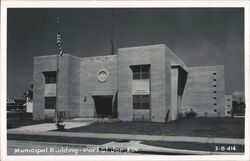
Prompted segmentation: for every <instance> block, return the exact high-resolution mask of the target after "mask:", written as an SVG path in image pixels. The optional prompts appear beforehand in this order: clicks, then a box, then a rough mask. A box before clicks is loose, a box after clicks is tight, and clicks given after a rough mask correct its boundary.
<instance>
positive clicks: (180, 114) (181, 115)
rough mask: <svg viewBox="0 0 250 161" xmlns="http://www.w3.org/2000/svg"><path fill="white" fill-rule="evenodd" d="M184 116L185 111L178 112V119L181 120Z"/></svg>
mask: <svg viewBox="0 0 250 161" xmlns="http://www.w3.org/2000/svg"><path fill="white" fill-rule="evenodd" d="M183 117H184V115H183V113H182V112H178V113H177V118H176V120H181V119H183Z"/></svg>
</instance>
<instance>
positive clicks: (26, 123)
mask: <svg viewBox="0 0 250 161" xmlns="http://www.w3.org/2000/svg"><path fill="white" fill-rule="evenodd" d="M53 122H54V121H53V120H31V119H24V120H20V119H15V120H14V119H11V120H10V119H7V129H13V128H18V127H22V126H29V125H36V124H42V123H53Z"/></svg>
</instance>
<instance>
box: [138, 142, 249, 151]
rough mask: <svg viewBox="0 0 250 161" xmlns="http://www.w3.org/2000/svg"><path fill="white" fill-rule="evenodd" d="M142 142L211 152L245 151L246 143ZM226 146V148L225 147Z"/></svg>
mask: <svg viewBox="0 0 250 161" xmlns="http://www.w3.org/2000/svg"><path fill="white" fill-rule="evenodd" d="M141 143H142V144H145V145H151V146H158V147H163V148H173V149H185V150H197V151H210V152H232V153H233V152H244V145H232V144H208V143H206V144H204V143H192V142H189V143H186V142H166V141H142V142H141ZM223 148H224V149H223Z"/></svg>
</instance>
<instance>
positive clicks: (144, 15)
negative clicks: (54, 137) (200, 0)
mask: <svg viewBox="0 0 250 161" xmlns="http://www.w3.org/2000/svg"><path fill="white" fill-rule="evenodd" d="M113 13H114V14H113V24H114V25H113V40H114V47H115V50H116V51H117V48H122V47H132V46H145V45H152V44H166V45H167V46H168V47H169V48H170V49H171V50H172V51H173V52H174V53H175V54H176V55H177V57H179V58H180V59H181V60H182V61H183V62H184V63H185V64H186V65H187V66H188V67H192V66H212V65H224V67H225V93H226V94H233V93H235V92H241V93H244V10H243V8H154V9H153V8H143V9H142V8H141V9H138V8H126V9H125V8H115V9H113ZM57 17H60V19H61V24H60V26H61V33H62V41H63V52H64V53H70V54H72V55H76V56H79V57H87V56H101V55H110V54H111V43H110V41H111V39H112V9H110V8H105V9H104V8H99V9H95V8H92V9H90V8H89V9H87V8H81V9H77V8H75V9H59V8H58V9H53V8H51V9H45V8H44V9H42V8H39V9H38V8H33V9H31V8H30V9H25V8H19V9H15V8H9V9H8V12H7V98H22V93H23V92H24V91H25V90H27V89H29V86H30V85H31V84H32V81H33V57H34V56H40V55H54V54H56V33H57V27H56V25H57V24H56V19H57Z"/></svg>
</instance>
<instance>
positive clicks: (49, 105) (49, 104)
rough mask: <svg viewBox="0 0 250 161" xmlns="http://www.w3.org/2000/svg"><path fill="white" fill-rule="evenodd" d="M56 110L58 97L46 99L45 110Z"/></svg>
mask: <svg viewBox="0 0 250 161" xmlns="http://www.w3.org/2000/svg"><path fill="white" fill-rule="evenodd" d="M55 108H56V97H45V109H55Z"/></svg>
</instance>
